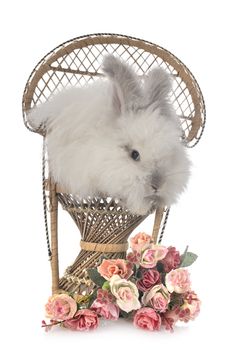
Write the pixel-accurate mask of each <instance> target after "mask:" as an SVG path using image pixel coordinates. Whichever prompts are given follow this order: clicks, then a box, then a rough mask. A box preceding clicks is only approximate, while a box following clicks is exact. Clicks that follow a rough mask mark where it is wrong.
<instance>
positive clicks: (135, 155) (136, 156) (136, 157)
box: [131, 150, 140, 161]
mask: <svg viewBox="0 0 245 350" xmlns="http://www.w3.org/2000/svg"><path fill="white" fill-rule="evenodd" d="M131 158H133V160H136V161H137V160H140V154H139V152H138V151H136V150H133V151H132V152H131Z"/></svg>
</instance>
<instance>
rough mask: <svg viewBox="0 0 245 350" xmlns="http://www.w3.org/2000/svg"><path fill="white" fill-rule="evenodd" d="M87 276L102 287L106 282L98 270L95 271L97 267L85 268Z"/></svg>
mask: <svg viewBox="0 0 245 350" xmlns="http://www.w3.org/2000/svg"><path fill="white" fill-rule="evenodd" d="M87 272H88V275H89V278H90V279H91V280H92V281H93V282H94V283H95V284H96V285H97V286H99V287H102V286H103V284H104V283H105V282H106V279H105V278H104V277H102V276H101V275H100V274H99V272H98V271H97V269H96V268H95V269H93V268H90V269H87Z"/></svg>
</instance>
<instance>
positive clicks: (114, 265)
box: [97, 259, 133, 280]
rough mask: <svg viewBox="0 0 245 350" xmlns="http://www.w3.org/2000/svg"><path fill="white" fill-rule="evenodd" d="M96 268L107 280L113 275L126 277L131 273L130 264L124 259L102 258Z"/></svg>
mask: <svg viewBox="0 0 245 350" xmlns="http://www.w3.org/2000/svg"><path fill="white" fill-rule="evenodd" d="M97 270H98V272H99V273H100V275H101V276H103V277H104V278H105V279H106V280H109V279H110V278H111V277H112V276H113V275H118V276H120V277H122V278H126V279H128V278H129V277H130V276H131V275H132V274H133V270H132V264H131V263H130V262H127V261H126V260H124V259H110V260H105V259H104V260H103V261H102V264H101V265H100V266H98V267H97Z"/></svg>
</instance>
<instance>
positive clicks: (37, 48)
mask: <svg viewBox="0 0 245 350" xmlns="http://www.w3.org/2000/svg"><path fill="white" fill-rule="evenodd" d="M242 5H243V1H237V0H233V1H207V0H206V1H173V0H169V1H163V0H162V1H143V0H142V1H126V0H124V1H122V2H119V1H118V2H117V1H106V0H104V1H94V0H90V1H81V0H80V1H73V0H69V1H62V0H60V1H46V0H43V1H34V0H32V1H27V0H22V1H8V2H1V5H0V16H1V20H0V26H1V28H0V35H1V55H0V68H1V80H0V89H1V94H0V96H1V113H0V114H1V136H0V142H1V147H0V150H1V158H0V159H1V172H0V174H1V254H0V258H1V265H0V268H1V270H0V271H1V274H0V281H1V282H0V284H1V300H0V305H1V307H0V312H1V316H0V322H1V328H0V333H1V337H0V342H1V343H2V344H0V345H1V348H2V349H3V348H4V349H12V348H14V347H18V346H19V347H21V348H27V349H29V348H30V349H31V348H32V349H41V348H45V349H51V348H56V349H74V348H77V349H84V348H86V347H87V348H88V347H89V348H90V349H94V348H95V347H96V348H97V349H98V348H99V347H103V348H104V347H106V348H108V349H110V348H113V349H121V348H122V349H123V348H125V347H127V348H128V347H130V348H131V346H132V347H137V349H138V348H140V347H142V348H143V347H144V348H148V347H149V346H151V347H154V346H155V347H157V348H159V347H160V348H164V349H167V348H171V349H177V348H178V349H179V348H182V349H183V348H184V349H206V348H207V347H209V348H218V349H221V348H223V347H226V346H227V347H228V348H230V347H231V346H233V348H235V349H242V348H244V345H245V344H244V343H245V342H244V338H243V334H242V331H243V328H244V327H243V324H244V300H245V299H244V287H245V284H244V275H245V274H244V259H243V256H244V245H243V236H244V234H245V231H244V194H245V193H244V192H245V191H244V175H245V174H244V167H243V165H244V132H245V130H244V127H245V122H244V119H245V116H244V95H245V92H244V84H245V75H244V60H245V57H244V56H245V55H244V52H245V50H244V32H245V25H244V10H243V8H242ZM97 32H112V33H113V32H115V33H121V34H128V35H132V36H136V37H139V38H143V39H146V40H149V41H153V42H155V43H157V44H159V45H161V46H163V47H165V48H166V49H168V50H170V51H171V52H173V53H174V54H175V55H176V56H177V57H179V58H180V59H181V60H182V61H183V62H184V63H185V64H186V65H187V66H188V67H189V68H190V69H191V71H192V72H193V74H194V75H195V77H196V79H197V80H198V82H199V84H200V86H201V89H202V91H203V94H204V97H205V101H206V105H207V125H206V129H205V132H204V135H203V138H202V140H201V142H200V144H198V146H196V148H195V149H193V150H191V151H190V156H191V159H192V161H193V163H194V167H193V175H192V179H191V181H190V184H189V187H188V191H187V192H186V193H185V194H184V195H183V196H182V198H181V200H180V202H179V204H178V205H176V206H175V207H173V208H172V212H171V215H170V219H169V223H168V225H167V230H166V233H165V239H164V244H166V245H168V244H172V245H176V247H178V248H179V249H181V250H183V249H184V248H185V245H186V244H189V246H190V250H192V251H194V252H196V253H197V254H198V255H199V259H198V260H197V262H196V264H195V265H193V267H191V276H192V280H193V288H194V289H195V290H196V292H197V293H198V294H199V295H200V298H201V299H202V302H203V303H202V311H201V313H200V316H199V318H198V319H197V320H196V321H195V322H191V323H189V324H188V326H187V327H184V328H183V327H182V328H178V329H177V330H176V331H175V333H174V334H170V333H167V332H165V331H161V332H155V333H149V332H144V331H142V330H138V329H135V328H134V327H133V326H132V325H131V324H128V323H127V322H126V321H124V320H120V321H118V322H114V323H113V322H111V323H108V324H106V325H105V324H102V325H101V327H100V328H99V329H98V330H97V331H94V332H86V333H74V332H71V331H67V330H62V329H59V328H56V329H54V330H53V331H52V332H50V333H48V334H46V333H45V332H44V331H43V329H41V328H40V322H41V320H42V318H43V316H44V311H43V305H44V303H45V302H46V299H47V297H48V296H49V294H50V270H49V262H48V260H47V254H46V246H45V237H44V227H43V220H42V198H41V137H40V136H39V135H36V134H33V133H30V132H29V131H27V130H26V129H25V128H24V125H23V123H22V115H21V98H22V92H23V89H24V85H25V82H26V80H27V78H28V76H29V74H30V72H31V70H32V68H33V67H34V66H35V65H36V63H37V62H38V61H39V59H41V58H42V57H43V56H44V54H46V53H47V52H48V51H50V50H52V49H53V48H54V47H55V46H57V45H58V44H60V43H62V42H63V41H66V40H68V39H71V38H73V37H76V36H79V35H84V34H89V33H97ZM61 214H63V215H62V217H61V223H60V237H61V238H60V245H61V246H62V247H63V249H61V256H62V260H61V272H63V270H64V268H65V266H66V265H68V264H69V263H71V262H72V259H73V258H74V257H75V255H76V254H77V253H78V249H79V234H78V232H77V231H76V228H75V226H74V224H73V223H71V221H70V219H69V217H68V215H67V214H66V215H65V213H63V212H61ZM151 227H152V221H148V223H147V224H144V226H143V229H144V230H145V231H150V230H151ZM3 343H4V344H5V345H3ZM2 345H3V346H2Z"/></svg>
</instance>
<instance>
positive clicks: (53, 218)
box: [49, 181, 59, 294]
mask: <svg viewBox="0 0 245 350" xmlns="http://www.w3.org/2000/svg"><path fill="white" fill-rule="evenodd" d="M49 188H50V230H51V251H52V257H51V273H52V294H54V293H55V292H57V290H58V289H59V256H58V221H57V220H58V198H57V193H56V185H55V184H54V183H53V182H52V181H50V187H49Z"/></svg>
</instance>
